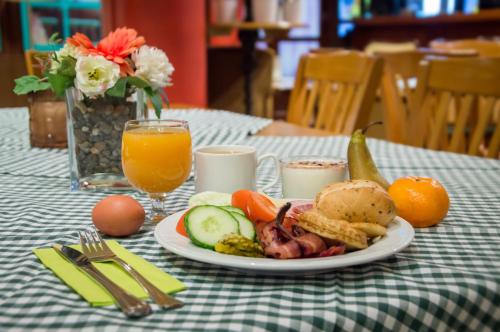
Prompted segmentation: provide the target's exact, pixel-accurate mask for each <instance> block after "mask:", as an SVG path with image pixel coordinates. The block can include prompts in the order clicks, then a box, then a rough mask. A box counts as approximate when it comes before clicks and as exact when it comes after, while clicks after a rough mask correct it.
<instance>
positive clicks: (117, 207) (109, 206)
mask: <svg viewBox="0 0 500 332" xmlns="http://www.w3.org/2000/svg"><path fill="white" fill-rule="evenodd" d="M145 217H146V214H145V212H144V208H143V207H142V205H141V204H140V203H139V202H138V201H136V200H135V199H133V198H132V197H130V196H125V195H112V196H108V197H106V198H104V199H102V200H101V201H99V202H98V203H97V204H96V205H95V207H94V209H93V210H92V222H93V223H94V225H95V227H96V228H97V229H98V230H100V231H101V232H103V233H104V234H107V235H111V236H128V235H132V234H135V233H137V231H138V230H139V229H140V228H141V226H142V224H143V223H144V219H145Z"/></svg>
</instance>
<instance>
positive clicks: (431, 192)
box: [389, 176, 450, 227]
mask: <svg viewBox="0 0 500 332" xmlns="http://www.w3.org/2000/svg"><path fill="white" fill-rule="evenodd" d="M389 195H390V196H391V197H392V199H393V200H394V203H395V204H396V211H397V214H398V215H399V216H400V217H401V218H404V219H405V220H407V221H408V222H409V223H410V224H412V225H413V226H414V227H429V226H433V225H436V224H438V223H439V222H440V221H441V220H443V219H444V217H446V214H447V213H448V209H449V207H450V199H449V197H448V193H447V192H446V189H445V188H444V187H443V185H441V183H439V182H438V181H437V180H434V179H431V178H423V177H415V176H407V177H404V178H400V179H397V180H396V181H394V183H393V184H392V185H391V186H390V187H389Z"/></svg>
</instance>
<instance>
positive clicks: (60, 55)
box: [50, 43, 81, 73]
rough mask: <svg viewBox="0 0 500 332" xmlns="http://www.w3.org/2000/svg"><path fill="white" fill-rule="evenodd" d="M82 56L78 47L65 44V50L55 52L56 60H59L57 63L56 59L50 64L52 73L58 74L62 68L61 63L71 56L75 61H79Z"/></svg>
mask: <svg viewBox="0 0 500 332" xmlns="http://www.w3.org/2000/svg"><path fill="white" fill-rule="evenodd" d="M80 55H81V52H80V50H79V49H78V47H76V46H73V45H71V44H69V43H66V44H64V47H63V48H61V49H60V50H59V51H56V52H55V58H56V59H57V61H55V59H52V62H51V63H50V71H51V72H53V73H54V72H56V71H57V70H58V69H59V67H60V66H61V61H62V60H63V59H64V58H65V57H68V56H70V57H72V58H74V59H78V57H79V56H80Z"/></svg>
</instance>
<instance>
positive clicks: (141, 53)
mask: <svg viewBox="0 0 500 332" xmlns="http://www.w3.org/2000/svg"><path fill="white" fill-rule="evenodd" d="M132 60H133V61H134V63H135V68H136V69H135V76H137V77H139V78H141V79H143V80H145V81H146V82H148V83H149V85H151V87H152V88H153V89H157V88H163V87H165V86H169V85H172V84H171V82H170V80H171V78H170V76H171V75H172V73H173V72H174V66H172V64H171V63H170V61H168V58H167V55H166V54H165V52H163V51H162V50H159V49H157V48H156V47H149V46H142V47H141V48H139V49H138V50H136V51H135V52H134V53H133V54H132Z"/></svg>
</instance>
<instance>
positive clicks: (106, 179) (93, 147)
mask: <svg viewBox="0 0 500 332" xmlns="http://www.w3.org/2000/svg"><path fill="white" fill-rule="evenodd" d="M66 103H67V112H68V113H67V129H68V153H69V168H70V179H71V190H78V189H87V190H119V189H130V188H131V187H130V185H129V184H128V182H127V180H126V178H125V176H124V175H123V171H122V164H121V142H122V133H123V129H124V127H125V123H126V122H127V121H128V120H134V119H143V118H144V109H145V103H144V96H143V91H142V90H134V91H132V92H129V93H127V94H126V96H125V97H111V96H107V95H104V96H97V97H93V98H89V97H86V96H84V95H83V94H82V93H81V92H80V91H79V90H77V89H75V88H70V89H68V90H66Z"/></svg>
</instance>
